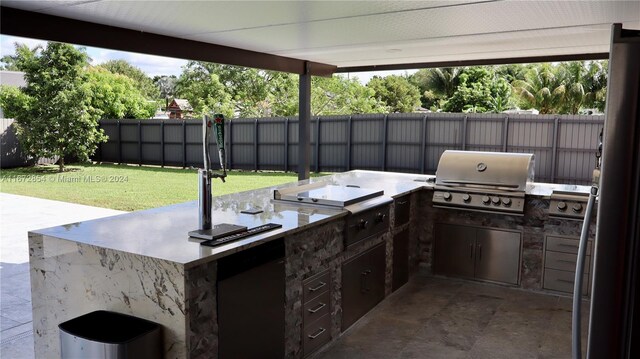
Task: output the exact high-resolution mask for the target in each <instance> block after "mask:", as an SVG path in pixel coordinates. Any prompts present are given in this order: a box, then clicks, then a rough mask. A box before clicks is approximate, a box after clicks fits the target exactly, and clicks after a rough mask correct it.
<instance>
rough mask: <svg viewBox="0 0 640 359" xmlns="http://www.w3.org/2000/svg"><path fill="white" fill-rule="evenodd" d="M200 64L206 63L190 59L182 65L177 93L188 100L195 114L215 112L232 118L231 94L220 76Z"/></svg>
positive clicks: (201, 114)
mask: <svg viewBox="0 0 640 359" xmlns="http://www.w3.org/2000/svg"><path fill="white" fill-rule="evenodd" d="M202 64H207V63H202V62H196V61H190V62H189V63H187V65H185V66H184V68H183V70H182V73H181V74H180V77H179V78H178V81H177V83H176V93H177V95H178V96H179V97H181V98H185V99H187V100H189V103H190V104H191V106H193V112H194V114H195V115H196V116H203V115H205V114H209V113H210V112H217V113H222V114H223V115H225V116H226V117H228V118H233V117H234V115H235V114H234V108H233V101H232V99H231V95H230V94H229V93H228V92H227V90H226V88H225V86H224V85H223V84H222V83H221V82H220V77H219V76H218V75H217V74H216V73H212V72H209V71H208V70H207V69H206V67H205V66H202Z"/></svg>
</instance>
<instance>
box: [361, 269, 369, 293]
mask: <svg viewBox="0 0 640 359" xmlns="http://www.w3.org/2000/svg"><path fill="white" fill-rule="evenodd" d="M369 274H371V269H365V270H364V271H362V272H361V273H360V292H361V293H367V292H369V290H370V288H369V285H368V284H367V276H368V275H369Z"/></svg>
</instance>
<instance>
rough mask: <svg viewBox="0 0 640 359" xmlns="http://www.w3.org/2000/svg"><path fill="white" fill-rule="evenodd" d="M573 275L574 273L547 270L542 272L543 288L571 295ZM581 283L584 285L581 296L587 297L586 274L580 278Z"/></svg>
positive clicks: (587, 279) (587, 278)
mask: <svg viewBox="0 0 640 359" xmlns="http://www.w3.org/2000/svg"><path fill="white" fill-rule="evenodd" d="M575 275H576V272H575V271H573V272H570V271H563V270H556V269H548V268H547V269H545V270H544V281H543V283H544V284H543V287H544V289H551V290H555V291H558V292H565V293H573V286H574V283H575ZM582 282H583V283H584V285H583V286H582V295H587V294H588V293H589V285H588V283H589V275H588V274H586V273H585V274H584V276H583V277H582Z"/></svg>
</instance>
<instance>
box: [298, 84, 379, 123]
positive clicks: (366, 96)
mask: <svg viewBox="0 0 640 359" xmlns="http://www.w3.org/2000/svg"><path fill="white" fill-rule="evenodd" d="M374 95H375V91H374V90H373V89H372V88H370V87H367V86H363V85H362V84H360V82H359V81H358V80H357V79H347V78H345V77H343V76H339V75H334V76H332V77H314V78H313V79H312V80H311V114H312V115H313V116H321V115H350V114H361V113H380V112H386V111H387V108H386V106H385V105H384V103H382V102H381V101H379V100H377V99H376V98H375V96H374Z"/></svg>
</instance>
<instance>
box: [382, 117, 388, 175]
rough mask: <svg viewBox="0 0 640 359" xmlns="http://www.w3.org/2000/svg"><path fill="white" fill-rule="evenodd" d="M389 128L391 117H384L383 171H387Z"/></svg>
mask: <svg viewBox="0 0 640 359" xmlns="http://www.w3.org/2000/svg"><path fill="white" fill-rule="evenodd" d="M388 128H389V115H388V114H387V115H384V119H383V120H382V171H386V170H387V137H388V136H387V129H388Z"/></svg>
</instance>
